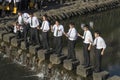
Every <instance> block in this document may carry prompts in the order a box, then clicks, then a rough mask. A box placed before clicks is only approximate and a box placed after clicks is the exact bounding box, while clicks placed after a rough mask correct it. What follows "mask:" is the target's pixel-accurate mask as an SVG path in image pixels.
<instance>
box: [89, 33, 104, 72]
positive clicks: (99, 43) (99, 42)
mask: <svg viewBox="0 0 120 80" xmlns="http://www.w3.org/2000/svg"><path fill="white" fill-rule="evenodd" d="M100 35H101V33H100V31H95V32H94V36H95V40H94V42H93V43H92V41H90V42H91V43H92V44H93V46H94V47H95V49H94V50H95V51H94V53H95V65H94V71H95V72H100V71H101V59H102V55H103V54H104V51H105V49H106V43H105V41H104V39H103V38H102V37H101V36H100Z"/></svg>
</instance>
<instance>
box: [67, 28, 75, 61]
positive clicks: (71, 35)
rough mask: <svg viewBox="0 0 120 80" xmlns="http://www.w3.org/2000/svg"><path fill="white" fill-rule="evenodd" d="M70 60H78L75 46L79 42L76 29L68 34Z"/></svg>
mask: <svg viewBox="0 0 120 80" xmlns="http://www.w3.org/2000/svg"><path fill="white" fill-rule="evenodd" d="M67 35H68V56H67V58H68V59H73V60H75V59H76V56H75V45H76V40H77V30H76V29H75V28H70V29H69V31H68V33H67Z"/></svg>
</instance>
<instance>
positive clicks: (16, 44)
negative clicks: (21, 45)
mask: <svg viewBox="0 0 120 80" xmlns="http://www.w3.org/2000/svg"><path fill="white" fill-rule="evenodd" d="M11 45H12V46H15V47H17V46H18V40H17V39H16V38H12V39H11Z"/></svg>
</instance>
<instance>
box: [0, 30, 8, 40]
mask: <svg viewBox="0 0 120 80" xmlns="http://www.w3.org/2000/svg"><path fill="white" fill-rule="evenodd" d="M5 34H9V33H8V32H6V31H0V39H1V40H3V35H5Z"/></svg>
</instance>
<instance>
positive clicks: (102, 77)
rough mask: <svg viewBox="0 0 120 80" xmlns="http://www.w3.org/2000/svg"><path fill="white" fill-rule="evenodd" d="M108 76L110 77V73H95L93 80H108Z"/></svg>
mask: <svg viewBox="0 0 120 80" xmlns="http://www.w3.org/2000/svg"><path fill="white" fill-rule="evenodd" d="M108 76H109V72H107V71H102V72H99V73H93V80H106V79H107V78H108Z"/></svg>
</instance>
